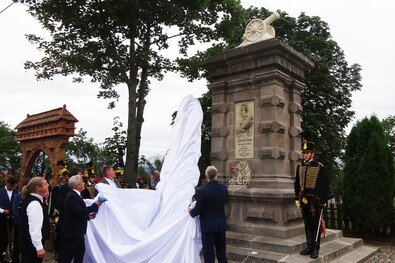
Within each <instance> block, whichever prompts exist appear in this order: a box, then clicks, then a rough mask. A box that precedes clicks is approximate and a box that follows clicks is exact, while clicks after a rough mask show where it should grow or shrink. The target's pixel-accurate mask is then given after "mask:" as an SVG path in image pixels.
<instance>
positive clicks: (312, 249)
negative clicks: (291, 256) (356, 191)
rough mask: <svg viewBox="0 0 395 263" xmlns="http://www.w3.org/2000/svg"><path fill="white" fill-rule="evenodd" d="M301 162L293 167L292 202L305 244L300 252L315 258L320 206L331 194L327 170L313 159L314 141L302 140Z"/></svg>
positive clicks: (318, 247)
mask: <svg viewBox="0 0 395 263" xmlns="http://www.w3.org/2000/svg"><path fill="white" fill-rule="evenodd" d="M302 154H303V163H302V164H300V165H298V167H297V168H296V178H295V202H296V205H297V206H298V207H300V208H301V211H302V215H303V220H304V226H305V234H306V242H307V248H306V249H304V250H302V251H300V254H301V255H310V257H311V258H317V257H318V253H319V250H320V239H321V230H320V229H319V228H320V221H321V216H322V209H323V208H324V206H325V204H326V202H327V201H328V200H329V199H330V198H332V196H333V194H332V191H331V189H330V187H329V183H330V178H329V172H328V170H327V169H326V168H325V167H324V166H323V165H322V164H321V163H320V162H318V161H316V160H315V145H314V143H313V142H307V141H304V143H303V145H302Z"/></svg>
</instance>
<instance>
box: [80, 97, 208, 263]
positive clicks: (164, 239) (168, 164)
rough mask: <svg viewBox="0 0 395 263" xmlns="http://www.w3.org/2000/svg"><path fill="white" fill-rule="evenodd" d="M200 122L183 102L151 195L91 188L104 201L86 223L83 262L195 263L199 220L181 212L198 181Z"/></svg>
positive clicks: (193, 105) (192, 104)
mask: <svg viewBox="0 0 395 263" xmlns="http://www.w3.org/2000/svg"><path fill="white" fill-rule="evenodd" d="M202 119H203V114H202V109H201V105H200V103H199V101H198V100H197V99H196V98H193V97H192V96H191V95H189V96H187V97H186V98H184V100H183V101H182V102H181V105H180V107H179V109H178V113H177V118H176V120H175V123H174V127H173V135H172V139H171V143H170V148H169V151H168V153H167V155H166V157H165V161H164V163H163V167H162V170H161V178H160V182H159V184H158V185H157V188H156V189H157V190H156V191H153V190H145V189H114V188H111V187H109V186H108V185H106V184H98V185H97V186H96V187H97V190H98V191H99V192H100V193H101V194H103V195H104V196H105V197H106V198H107V199H108V201H107V202H105V203H104V204H103V205H102V206H101V207H100V208H99V212H98V214H97V215H96V218H95V219H94V220H90V221H89V222H88V228H87V234H86V236H85V244H86V253H85V257H84V262H92V263H93V262H95V263H96V262H97V263H106V262H136V263H140V262H152V263H163V262H166V263H182V262H185V263H193V262H200V257H199V251H200V249H201V241H200V228H199V222H198V219H193V218H191V216H190V215H189V213H188V211H187V208H188V205H189V204H190V203H191V198H192V196H193V195H194V193H195V186H196V185H197V183H198V179H199V169H198V166H197V162H198V160H199V157H200V144H201V142H200V140H201V124H202Z"/></svg>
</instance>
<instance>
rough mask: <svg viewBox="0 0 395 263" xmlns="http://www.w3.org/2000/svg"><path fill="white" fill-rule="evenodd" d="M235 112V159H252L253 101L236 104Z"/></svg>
mask: <svg viewBox="0 0 395 263" xmlns="http://www.w3.org/2000/svg"><path fill="white" fill-rule="evenodd" d="M235 111H236V112H235V116H236V120H235V124H236V125H235V129H236V133H235V134H236V136H235V140H236V141H235V146H236V147H235V150H236V154H235V157H236V159H250V158H254V101H244V102H240V103H237V104H236V107H235Z"/></svg>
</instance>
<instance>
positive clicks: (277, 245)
mask: <svg viewBox="0 0 395 263" xmlns="http://www.w3.org/2000/svg"><path fill="white" fill-rule="evenodd" d="M327 233H328V235H327V236H326V237H325V238H322V239H321V248H320V253H319V257H318V258H317V259H312V258H310V257H309V256H301V255H299V251H301V250H302V249H304V248H305V247H306V241H305V237H304V235H302V236H296V237H292V238H289V239H280V238H265V237H262V236H253V235H246V234H241V233H235V232H227V242H228V246H227V254H228V259H229V260H230V262H232V261H234V262H243V261H244V260H245V262H246V263H247V262H248V263H256V262H261V263H262V262H265V263H266V262H267V263H324V262H335V263H351V262H353V263H358V262H364V261H365V260H366V259H368V258H369V257H371V256H372V255H374V254H375V253H377V252H378V251H379V248H376V247H370V246H364V245H363V241H362V239H359V238H347V237H343V233H342V231H341V230H330V229H328V230H327Z"/></svg>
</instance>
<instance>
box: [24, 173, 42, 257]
mask: <svg viewBox="0 0 395 263" xmlns="http://www.w3.org/2000/svg"><path fill="white" fill-rule="evenodd" d="M21 196H22V199H23V202H22V207H21V212H20V225H19V227H20V229H19V237H20V242H21V254H22V263H25V262H26V263H27V262H29V263H35V262H42V261H43V258H44V256H45V254H46V252H45V249H44V243H45V240H47V239H48V238H49V217H48V208H47V206H46V204H45V202H44V198H46V197H48V183H47V181H46V180H45V178H43V177H33V178H32V179H31V180H30V181H29V183H28V184H27V185H26V186H24V187H23V188H22V191H21Z"/></svg>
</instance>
